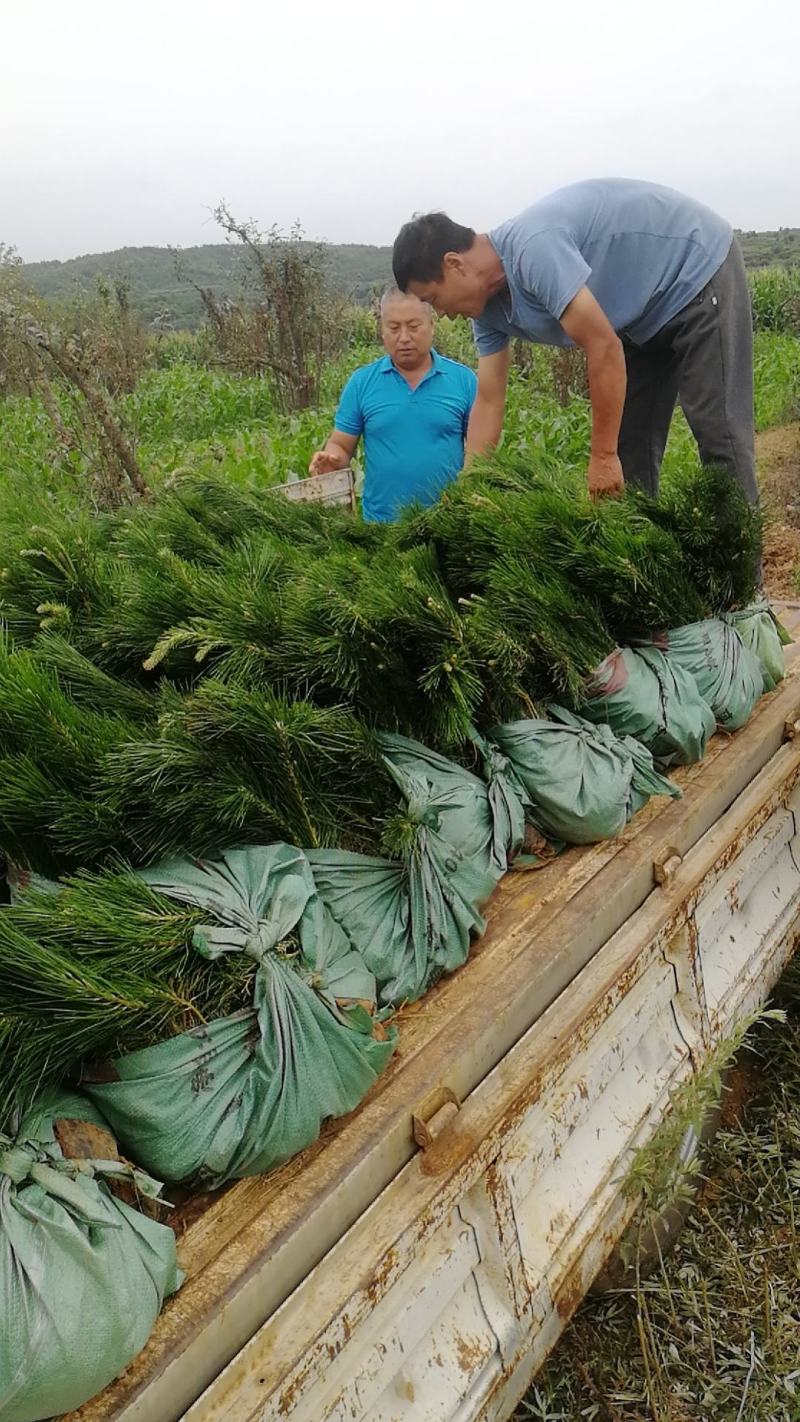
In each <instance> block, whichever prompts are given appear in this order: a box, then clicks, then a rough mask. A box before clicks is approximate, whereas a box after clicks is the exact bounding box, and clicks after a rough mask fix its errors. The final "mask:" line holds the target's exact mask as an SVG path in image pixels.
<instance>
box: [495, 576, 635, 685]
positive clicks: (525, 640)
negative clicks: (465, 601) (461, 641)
mask: <svg viewBox="0 0 800 1422" xmlns="http://www.w3.org/2000/svg"><path fill="white" fill-rule="evenodd" d="M474 609H475V610H474V612H473V613H472V618H471V641H472V645H473V647H474V648H478V647H479V648H480V649H481V651H480V664H481V666H482V667H483V666H487V667H489V668H490V669H492V666H491V664H492V663H494V664H495V665H494V668H493V670H494V676H493V678H492V680H493V683H494V688H495V690H494V695H495V699H497V698H498V696H499V697H500V698H501V699H502V698H503V697H504V696H506V695H507V694H508V695H511V696H513V695H516V694H517V692H521V693H522V694H523V695H524V697H525V698H527V699H528V701H529V702H532V703H536V702H542V703H544V702H547V701H553V700H561V699H565V700H566V701H567V702H568V703H569V704H570V705H572V706H579V705H580V704H581V702H582V700H583V695H584V693H583V687H584V683H585V680H586V678H587V676H588V675H589V674H590V672H591V671H593V670H594V668H595V667H596V666H597V665H598V664H599V663H600V662H601V661H602V660H603V658H604V657H606V656H608V654H609V652H611V651H613V649H614V639H613V637H612V636H611V635H610V633H609V631H608V629H607V628H606V626H605V624H604V622H603V620H602V618H601V617H600V615H599V614H598V612H597V611H596V609H595V607H594V606H593V604H592V603H591V602H590V601H589V600H588V599H587V598H584V597H582V596H581V594H580V593H579V592H577V591H576V589H575V588H574V586H571V585H570V583H569V582H567V581H566V580H565V579H563V578H561V577H559V575H558V573H557V572H556V571H554V572H552V573H547V574H545V573H543V571H542V570H541V569H538V568H535V567H534V566H532V565H531V563H530V562H529V561H528V560H527V559H526V558H524V557H520V556H519V555H507V556H505V557H504V558H503V559H502V560H500V561H499V562H498V563H496V565H495V566H494V568H493V569H492V571H491V574H490V576H489V579H488V581H487V589H486V593H485V595H484V597H483V598H479V599H476V600H475V601H474ZM519 649H522V651H523V653H524V656H525V661H524V663H522V664H519V661H518V658H519ZM506 679H507V682H508V686H507V691H506V690H505V689H504V687H503V682H504V681H506Z"/></svg>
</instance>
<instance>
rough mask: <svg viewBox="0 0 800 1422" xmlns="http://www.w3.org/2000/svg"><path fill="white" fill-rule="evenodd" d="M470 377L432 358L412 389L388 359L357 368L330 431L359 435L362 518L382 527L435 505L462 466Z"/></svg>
mask: <svg viewBox="0 0 800 1422" xmlns="http://www.w3.org/2000/svg"><path fill="white" fill-rule="evenodd" d="M477 389H478V382H477V379H476V376H475V372H474V371H472V370H470V369H469V368H468V367H467V366H466V365H460V364H459V362H458V361H455V360H448V359H447V357H446V356H441V355H439V353H438V351H431V368H430V370H429V371H428V372H427V373H426V374H425V375H424V376H423V378H422V380H421V381H420V383H419V385H418V386H417V387H416V389H414V390H412V389H411V386H410V385H409V383H408V381H407V380H406V378H405V376H403V375H401V373H400V371H399V370H398V369H397V368H396V366H395V365H394V364H393V362H392V361H391V359H390V358H389V356H388V355H386V356H382V357H381V359H380V360H376V361H373V362H372V364H371V365H362V366H361V368H360V369H359V370H356V371H355V372H354V373H353V374H352V375H351V376H350V379H349V380H348V382H347V384H346V385H345V387H344V390H343V391H342V395H341V399H340V401H339V408H338V410H337V411H336V416H335V418H334V422H333V423H334V428H335V429H337V430H341V431H342V433H343V434H348V435H362V434H363V436H364V463H365V469H364V495H363V500H362V512H363V514H364V518H365V519H368V520H370V521H371V522H373V523H388V522H390V521H391V520H392V519H393V518H396V517H397V514H398V513H399V512H400V510H401V509H402V508H404V507H405V506H406V504H411V503H418V504H423V505H428V504H433V503H435V502H436V500H437V499H438V497H439V495H440V493H441V492H442V489H443V488H444V487H445V485H446V484H449V483H450V481H451V479H454V478H455V476H456V474H457V473H458V472H459V470H460V469H461V468H462V467H463V464H464V440H465V437H466V433H467V423H468V421H469V412H470V410H471V409H472V403H473V401H474V399H475V395H476V392H477Z"/></svg>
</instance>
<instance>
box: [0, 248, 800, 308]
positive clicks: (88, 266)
mask: <svg viewBox="0 0 800 1422" xmlns="http://www.w3.org/2000/svg"><path fill="white" fill-rule="evenodd" d="M737 235H738V237H739V240H740V242H741V244H742V249H743V251H744V258H745V262H746V263H747V265H748V267H761V266H771V265H778V266H789V265H795V264H798V265H800V227H782V228H780V229H779V231H777V232H739V233H738V234H737ZM325 250H326V257H327V261H328V273H329V279H330V283H331V286H332V287H333V288H334V289H335V290H337V291H339V292H341V293H342V294H345V295H348V296H350V298H351V299H352V300H353V301H358V302H366V301H368V300H369V296H370V293H371V291H372V289H373V287H374V286H376V285H378V286H385V285H386V284H387V283H388V282H389V281H390V280H391V271H392V264H391V248H389V247H369V246H365V245H361V244H358V243H347V244H344V245H340V246H334V245H333V244H330V245H328V246H327V247H326V249H325ZM243 260H244V257H243V252H242V250H241V248H239V247H235V246H228V245H227V244H226V243H224V242H223V243H219V244H214V245H209V246H204V247H185V248H183V249H182V251H181V252H180V265H181V267H182V269H183V271H184V273H185V275H186V277H187V278H189V280H186V281H180V280H179V278H178V275H177V272H176V268H175V257H174V255H173V253H172V252H171V251H170V249H169V248H168V247H121V248H120V249H119V250H118V251H116V252H101V253H99V254H98V255H96V256H87V257H73V258H72V259H71V260H70V261H67V262H28V263H26V264H25V267H24V269H23V270H24V273H25V276H26V277H27V278H28V280H29V281H30V283H31V285H32V286H33V287H35V289H36V290H37V291H38V292H40V293H41V295H42V296H45V297H67V296H70V295H72V294H74V293H75V292H76V291H80V290H83V291H91V290H92V289H93V287H94V284H95V281H96V279H97V277H98V276H100V275H110V276H122V277H125V278H126V280H127V281H128V283H129V285H130V289H131V295H132V298H133V303H134V305H135V307H136V310H137V311H138V312H139V314H140V316H141V318H142V320H144V321H145V322H148V323H149V322H152V321H154V320H156V318H158V317H161V316H163V315H167V316H168V317H169V318H170V320H171V321H172V323H173V324H174V325H176V326H188V327H192V326H197V325H198V324H199V323H200V322H201V321H202V319H203V306H202V302H201V300H200V297H199V295H198V293H197V292H196V291H195V289H194V287H193V286H192V285H191V282H196V284H197V285H198V286H203V287H210V288H211V290H212V291H213V292H214V293H215V294H216V295H219V296H224V295H227V294H233V293H234V292H236V291H237V290H239V288H240V283H241V274H242V262H243Z"/></svg>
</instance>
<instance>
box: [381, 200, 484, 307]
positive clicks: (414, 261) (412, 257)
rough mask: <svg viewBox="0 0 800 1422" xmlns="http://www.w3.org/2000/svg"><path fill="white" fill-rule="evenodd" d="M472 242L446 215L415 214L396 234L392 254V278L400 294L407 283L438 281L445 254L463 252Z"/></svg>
mask: <svg viewBox="0 0 800 1422" xmlns="http://www.w3.org/2000/svg"><path fill="white" fill-rule="evenodd" d="M474 241H475V233H474V232H473V230H472V228H471V227H462V226H461V224H460V222H454V221H453V219H452V218H451V217H448V216H447V213H446V212H425V213H418V214H417V216H416V217H412V219H411V221H410V222H406V223H405V225H404V226H403V227H401V228H400V231H399V232H398V234H397V236H396V238H395V243H394V249H393V251H392V270H393V271H394V279H395V281H396V282H397V285H398V286H399V288H400V290H401V291H406V290H407V288H408V283H409V282H410V281H441V278H442V272H443V270H444V254H445V252H466V251H468V250H469V248H470V247H471V246H472V244H473V242H474Z"/></svg>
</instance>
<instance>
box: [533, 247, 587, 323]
mask: <svg viewBox="0 0 800 1422" xmlns="http://www.w3.org/2000/svg"><path fill="white" fill-rule="evenodd" d="M516 267H517V270H516V273H515V276H516V279H517V283H518V285H519V286H520V287H521V288H522V290H523V291H526V292H528V294H529V295H530V296H533V297H535V299H536V300H537V301H538V302H539V304H540V305H541V306H543V307H544V309H545V311H549V313H550V315H551V316H555V318H556V320H557V321H560V320H561V317H562V316H563V314H564V312H565V310H566V308H567V307H568V306H569V303H570V302H571V301H572V299H573V297H575V296H577V294H578V292H579V291H580V289H581V287H582V286H585V285H586V282H587V280H588V278H589V277H590V276H591V274H592V269H591V267H590V266H589V264H588V262H587V261H586V260H585V258H584V256H583V254H582V253H581V252H580V251H579V249H578V247H577V246H576V245H575V242H574V240H573V238H572V237H571V236H570V234H569V233H568V232H567V231H566V229H565V228H563V227H551V228H549V229H547V230H546V231H544V232H536V233H534V235H533V236H532V237H529V238H528V240H527V242H526V243H525V246H524V247H523V248H522V251H521V252H520V255H519V258H518V260H517V263H516Z"/></svg>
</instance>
